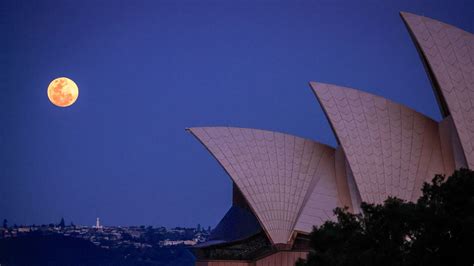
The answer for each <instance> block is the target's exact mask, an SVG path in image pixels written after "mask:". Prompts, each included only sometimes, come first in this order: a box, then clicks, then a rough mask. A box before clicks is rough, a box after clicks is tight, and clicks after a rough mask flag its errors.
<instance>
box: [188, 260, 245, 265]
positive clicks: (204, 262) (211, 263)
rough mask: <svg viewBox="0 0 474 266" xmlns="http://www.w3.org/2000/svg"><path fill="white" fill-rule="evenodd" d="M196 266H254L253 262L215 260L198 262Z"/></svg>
mask: <svg viewBox="0 0 474 266" xmlns="http://www.w3.org/2000/svg"><path fill="white" fill-rule="evenodd" d="M195 265H196V266H253V263H252V262H247V261H233V260H215V261H197V262H196V264H195Z"/></svg>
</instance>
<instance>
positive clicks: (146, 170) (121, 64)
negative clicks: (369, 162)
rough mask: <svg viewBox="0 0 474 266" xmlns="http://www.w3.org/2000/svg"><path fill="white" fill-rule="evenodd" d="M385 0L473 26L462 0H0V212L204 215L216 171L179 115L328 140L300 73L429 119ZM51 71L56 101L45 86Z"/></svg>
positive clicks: (84, 218) (208, 212)
mask: <svg viewBox="0 0 474 266" xmlns="http://www.w3.org/2000/svg"><path fill="white" fill-rule="evenodd" d="M399 11H408V12H413V13H416V14H420V15H425V16H429V17H432V18H435V19H438V20H442V21H445V22H447V23H450V24H453V25H456V26H458V27H461V28H463V29H465V30H467V31H470V32H474V1H472V0H466V1H434V0H427V1H365V2H362V1H337V0H335V1H310V0H306V1H286V2H276V1H266V2H263V1H212V2H211V1H186V2H185V1H169V2H168V1H167V2H163V1H75V0H74V1H69V0H68V1H45V0H41V1H40V0H38V1H13V0H6V1H1V3H0V33H1V39H0V41H1V42H0V89H1V90H0V122H1V124H0V219H3V218H7V219H8V220H9V221H10V223H11V224H12V223H18V224H21V223H27V224H31V223H36V224H41V223H49V222H57V221H59V219H60V218H61V217H64V218H65V219H66V222H69V221H71V220H72V221H74V222H75V223H76V224H86V225H92V224H93V223H94V222H95V217H97V216H99V217H101V219H102V221H103V222H104V223H105V224H108V225H132V224H135V225H141V224H145V225H164V226H194V225H196V224H197V223H201V224H203V225H206V226H207V225H212V226H214V225H215V224H216V223H217V222H218V221H219V219H220V218H221V217H222V216H223V215H224V213H225V212H226V210H227V209H228V208H229V207H230V203H231V182H230V179H229V178H228V177H227V176H226V174H225V173H224V171H223V170H222V169H221V167H220V166H219V165H218V163H217V162H216V161H215V160H214V159H213V158H212V157H211V156H210V155H209V154H208V152H207V151H206V150H205V149H204V148H203V147H202V146H201V144H200V143H198V141H197V140H195V139H194V138H193V137H192V136H191V135H190V134H188V133H186V132H185V131H184V129H185V128H186V127H192V126H209V125H224V126H239V127H253V128H262V129H268V130H276V131H282V132H287V133H291V134H295V135H298V136H302V137H307V138H312V139H314V140H317V141H320V142H323V143H327V144H331V145H334V144H335V138H334V137H333V135H332V132H331V130H330V127H329V125H328V123H327V121H326V118H325V116H324V115H323V112H322V110H321V107H320V106H319V104H318V103H317V101H316V100H315V98H314V96H313V94H312V92H311V91H310V89H309V87H308V85H307V83H308V81H310V80H314V81H322V82H328V83H335V84H339V85H344V86H349V87H354V88H358V89H362V90H365V91H368V92H372V93H376V94H378V95H382V96H384V97H387V98H389V99H392V100H395V101H397V102H401V103H403V104H406V105H408V106H410V107H413V108H414V109H416V110H418V111H420V112H422V113H425V114H427V115H429V116H431V117H433V118H435V119H439V118H440V114H439V111H438V107H437V105H436V101H435V98H434V96H433V93H432V91H431V87H430V84H429V82H428V79H427V77H426V75H425V72H424V69H423V67H422V64H421V62H420V60H419V57H418V54H417V52H416V50H415V47H414V45H413V44H412V42H411V40H410V38H409V35H408V33H407V30H406V29H405V26H404V25H403V23H402V21H401V19H400V17H399V14H398V12H399ZM59 76H66V77H69V78H71V79H73V80H74V81H75V82H76V83H77V84H78V86H79V90H80V93H79V99H78V101H77V102H76V103H75V104H74V105H73V106H71V107H69V108H58V107H55V106H53V105H52V104H51V103H50V102H49V101H48V98H47V95H46V88H47V86H48V84H49V82H50V81H51V80H53V79H54V78H56V77H59Z"/></svg>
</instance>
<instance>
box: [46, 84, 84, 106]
mask: <svg viewBox="0 0 474 266" xmlns="http://www.w3.org/2000/svg"><path fill="white" fill-rule="evenodd" d="M78 96H79V88H78V87H77V84H76V83H75V82H74V81H72V80H71V79H69V78H66V77H60V78H56V79H54V80H53V81H51V83H49V86H48V98H49V100H50V101H51V103H52V104H54V105H56V106H58V107H68V106H71V105H72V104H74V103H75V102H76V100H77V97H78Z"/></svg>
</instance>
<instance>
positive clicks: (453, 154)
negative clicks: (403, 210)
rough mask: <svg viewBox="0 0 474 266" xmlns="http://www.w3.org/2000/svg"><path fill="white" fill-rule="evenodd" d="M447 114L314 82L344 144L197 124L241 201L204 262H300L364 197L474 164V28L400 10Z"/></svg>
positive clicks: (232, 265)
mask: <svg viewBox="0 0 474 266" xmlns="http://www.w3.org/2000/svg"><path fill="white" fill-rule="evenodd" d="M401 17H402V19H403V21H404V22H405V24H406V26H407V27H408V30H409V32H410V35H411V36H412V38H413V40H414V42H415V46H416V48H417V49H418V52H419V53H420V55H421V58H422V61H423V63H424V65H425V68H426V72H427V74H428V76H429V78H430V79H431V82H432V86H433V89H434V92H435V94H436V96H437V98H438V104H439V106H440V108H441V111H442V115H443V120H442V121H439V122H438V121H435V120H433V119H431V118H429V117H426V116H425V115H423V114H420V113H418V112H416V111H414V110H412V109H410V108H408V107H406V106H403V105H401V104H398V103H395V102H393V101H390V100H387V99H384V98H382V97H379V96H375V95H372V94H369V93H366V92H362V91H359V90H355V89H350V88H344V87H341V86H336V85H331V84H323V83H319V82H317V83H316V82H311V83H310V86H311V88H312V89H313V91H314V93H315V95H316V98H317V99H318V101H319V103H320V104H321V106H322V108H323V110H324V113H325V115H326V117H327V118H328V120H329V123H330V124H331V127H332V129H333V132H334V134H335V135H336V138H337V141H338V146H337V147H330V146H327V145H324V144H321V143H317V142H315V141H313V140H309V139H303V138H299V137H295V136H292V135H288V134H282V133H278V132H271V131H264V130H258V129H246V128H232V127H200V128H191V129H189V132H191V133H192V134H193V135H194V136H195V137H196V138H197V139H198V140H199V141H200V142H201V143H202V144H203V145H204V146H205V147H206V148H207V149H208V150H209V152H210V153H211V154H212V155H213V156H214V157H215V159H216V160H217V161H218V162H219V163H220V164H221V165H222V167H223V168H224V170H225V171H226V172H227V174H228V175H229V176H230V178H231V179H232V181H233V200H232V207H231V208H230V209H229V211H228V212H227V213H226V215H225V216H224V217H223V218H222V220H221V221H220V223H219V224H218V225H217V227H216V228H215V229H214V230H213V231H212V234H211V236H210V237H209V240H208V241H207V242H204V243H201V244H198V245H196V246H195V249H194V251H195V254H196V255H197V257H198V260H197V262H196V265H199V266H224V265H225V266H237V265H239V266H250V265H255V266H260V265H272V266H280V265H294V263H295V261H296V260H297V259H298V258H301V257H306V255H307V252H308V251H309V239H308V235H309V233H310V232H311V230H312V227H313V226H315V225H316V226H319V225H322V224H323V223H324V222H326V221H328V220H334V218H335V217H334V215H333V212H332V211H333V209H334V208H336V207H347V208H348V209H349V210H350V211H351V212H354V213H358V212H359V211H360V210H359V206H360V203H361V201H365V202H368V203H382V202H383V200H385V199H386V198H387V197H388V196H395V197H398V198H401V199H404V200H407V201H415V200H417V199H418V198H419V197H420V195H421V187H422V185H423V182H429V181H431V179H432V178H433V177H434V175H435V174H451V173H452V172H453V171H454V170H455V169H459V168H462V167H465V168H471V169H472V168H474V35H473V34H471V33H468V32H465V31H462V30H460V29H457V28H455V27H453V26H450V25H447V24H444V23H441V22H438V21H435V20H433V19H429V18H426V17H421V16H417V15H414V14H409V13H401Z"/></svg>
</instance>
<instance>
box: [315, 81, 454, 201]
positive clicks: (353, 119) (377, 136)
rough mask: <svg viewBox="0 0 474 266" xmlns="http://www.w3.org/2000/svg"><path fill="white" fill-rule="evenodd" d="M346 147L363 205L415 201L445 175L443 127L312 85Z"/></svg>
mask: <svg viewBox="0 0 474 266" xmlns="http://www.w3.org/2000/svg"><path fill="white" fill-rule="evenodd" d="M310 85H311V87H312V89H313V91H314V92H315V94H316V96H317V98H318V100H319V102H320V103H321V105H322V107H323V109H324V111H325V114H326V116H327V117H328V120H329V122H330V123H331V126H332V128H333V130H334V133H335V134H336V136H337V139H338V141H339V143H340V145H341V146H342V148H343V150H344V153H345V156H346V158H347V161H348V163H349V165H350V168H351V170H352V173H353V175H354V179H355V182H356V184H357V187H358V189H359V192H360V196H361V198H362V200H363V201H366V202H371V203H381V202H382V201H383V200H385V199H386V198H387V196H396V197H398V198H401V199H405V200H415V199H417V198H418V197H419V195H420V193H421V192H420V190H421V186H422V184H423V182H424V181H428V180H431V178H432V177H433V176H434V174H438V173H439V174H444V173H445V170H444V166H443V159H442V154H441V147H440V140H439V133H438V123H437V122H435V121H433V120H432V119H430V118H428V117H426V116H424V115H422V114H420V113H418V112H416V111H414V110H411V109H409V108H407V107H405V106H403V105H400V104H397V103H394V102H392V101H389V100H387V99H384V98H382V97H379V96H376V95H372V94H369V93H366V92H362V91H358V90H354V89H350V88H344V87H340V86H335V85H330V84H323V83H315V82H311V83H310Z"/></svg>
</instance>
